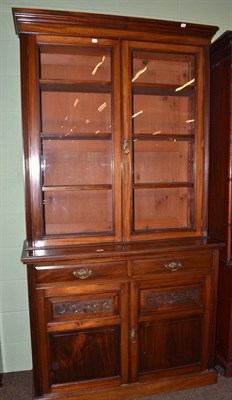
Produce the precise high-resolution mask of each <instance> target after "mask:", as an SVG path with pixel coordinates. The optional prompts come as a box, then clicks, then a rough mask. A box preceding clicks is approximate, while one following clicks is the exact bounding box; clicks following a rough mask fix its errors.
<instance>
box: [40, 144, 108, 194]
mask: <svg viewBox="0 0 232 400" xmlns="http://www.w3.org/2000/svg"><path fill="white" fill-rule="evenodd" d="M43 171H44V185H45V186H46V185H47V186H49V185H91V184H111V183H112V177H111V141H109V140H94V141H92V140H44V141H43Z"/></svg>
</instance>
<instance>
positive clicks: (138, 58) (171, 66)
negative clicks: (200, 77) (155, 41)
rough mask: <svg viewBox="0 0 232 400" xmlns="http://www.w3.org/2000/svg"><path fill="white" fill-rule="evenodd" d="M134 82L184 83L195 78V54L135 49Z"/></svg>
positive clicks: (133, 55) (133, 54)
mask: <svg viewBox="0 0 232 400" xmlns="http://www.w3.org/2000/svg"><path fill="white" fill-rule="evenodd" d="M132 57H133V73H132V74H133V75H132V82H136V83H159V84H167V85H184V84H185V83H186V82H188V81H190V80H191V79H193V78H194V69H195V60H194V56H193V55H186V54H171V53H170V54H169V53H161V52H156V51H140V50H134V51H133V53H132Z"/></svg>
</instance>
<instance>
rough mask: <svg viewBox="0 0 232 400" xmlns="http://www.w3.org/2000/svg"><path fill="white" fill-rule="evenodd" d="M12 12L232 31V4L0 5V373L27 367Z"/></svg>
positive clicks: (80, 0) (105, 1)
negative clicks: (69, 13)
mask: <svg viewBox="0 0 232 400" xmlns="http://www.w3.org/2000/svg"><path fill="white" fill-rule="evenodd" d="M12 7H33V8H50V9H66V10H73V11H82V12H97V13H104V14H107V13H108V14H118V15H131V16H139V17H149V18H156V19H167V20H177V21H185V22H195V23H201V24H203V23H205V24H210V25H217V26H219V27H220V31H219V33H218V34H217V35H216V36H219V35H220V34H221V33H222V32H224V31H225V30H232V0H65V1H64V0H34V1H32V0H31V1H30V0H16V1H12V0H0V347H1V352H0V354H1V353H2V361H3V368H4V372H9V371H20V370H27V369H30V368H31V352H30V332H29V317H28V301H27V283H26V269H25V266H23V265H22V264H21V262H20V255H21V248H22V243H23V240H24V238H25V226H24V198H23V168H22V140H21V114H20V77H19V42H18V37H17V36H16V34H15V30H14V25H13V18H12V12H11V8H12ZM0 358H1V356H0ZM0 366H1V361H0Z"/></svg>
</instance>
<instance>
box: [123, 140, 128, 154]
mask: <svg viewBox="0 0 232 400" xmlns="http://www.w3.org/2000/svg"><path fill="white" fill-rule="evenodd" d="M123 150H124V154H129V153H130V149H129V144H128V140H127V139H125V140H124V143H123Z"/></svg>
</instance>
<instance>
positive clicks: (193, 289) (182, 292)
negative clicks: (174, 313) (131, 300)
mask: <svg viewBox="0 0 232 400" xmlns="http://www.w3.org/2000/svg"><path fill="white" fill-rule="evenodd" d="M204 286H205V282H204V280H202V281H201V282H196V283H195V284H191V283H190V282H188V283H185V284H182V285H178V286H177V285H173V286H171V287H170V286H167V287H162V288H160V287H157V286H156V285H155V284H154V285H153V286H152V285H151V284H150V285H149V287H143V288H141V290H140V291H139V305H140V307H139V308H140V315H143V314H150V313H152V312H160V311H170V310H176V309H182V308H184V309H185V310H187V309H188V308H199V309H201V308H203V304H204Z"/></svg>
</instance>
